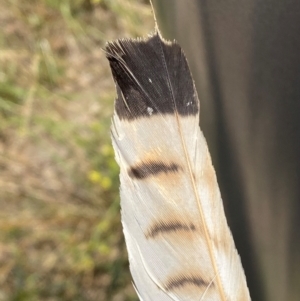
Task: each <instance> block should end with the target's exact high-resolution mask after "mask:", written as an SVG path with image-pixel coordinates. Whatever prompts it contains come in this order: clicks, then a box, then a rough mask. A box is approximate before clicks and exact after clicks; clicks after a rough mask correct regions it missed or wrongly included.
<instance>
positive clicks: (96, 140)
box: [0, 0, 153, 301]
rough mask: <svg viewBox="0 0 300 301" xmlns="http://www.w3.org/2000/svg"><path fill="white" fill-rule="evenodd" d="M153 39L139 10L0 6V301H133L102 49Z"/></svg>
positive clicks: (43, 3)
mask: <svg viewBox="0 0 300 301" xmlns="http://www.w3.org/2000/svg"><path fill="white" fill-rule="evenodd" d="M152 27H153V21H152V16H151V11H150V7H149V5H148V4H146V3H145V2H143V1H138V0H135V1H133V0H74V1H71V0H32V1H23V0H5V1H4V0H2V1H1V0H0V28H1V31H0V207H1V211H0V232H1V235H0V301H21V300H22V301H25V300H28V301H29V300H30V301H35V300H45V301H50V300H51V301H52V300H53V301H54V300H116V301H122V300H135V297H134V296H135V294H134V292H133V289H132V287H131V283H130V277H129V274H128V267H127V265H128V263H127V259H126V258H127V255H126V252H125V248H124V241H123V237H122V233H121V226H120V221H119V219H120V217H119V199H118V168H117V166H116V164H115V162H114V155H113V152H112V149H111V144H110V138H109V126H110V117H111V114H112V109H113V99H114V95H115V92H114V86H113V82H112V79H111V76H110V71H109V67H108V63H107V61H106V59H105V55H104V52H103V51H102V50H101V48H103V47H104V45H105V42H106V40H112V39H115V38H117V37H124V36H136V35H144V34H146V33H148V32H149V31H150V30H151V29H152Z"/></svg>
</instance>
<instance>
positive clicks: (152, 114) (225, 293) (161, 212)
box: [106, 30, 250, 301]
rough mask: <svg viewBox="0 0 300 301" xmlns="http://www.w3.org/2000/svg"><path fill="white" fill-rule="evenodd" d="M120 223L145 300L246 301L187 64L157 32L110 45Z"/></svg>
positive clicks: (134, 274)
mask: <svg viewBox="0 0 300 301" xmlns="http://www.w3.org/2000/svg"><path fill="white" fill-rule="evenodd" d="M106 55H107V58H108V60H109V63H110V67H111V71H112V75H113V78H114V81H115V84H116V90H117V99H116V101H115V112H114V116H113V124H112V141H113V147H114V150H115V154H116V160H117V162H118V164H119V165H120V182H121V187H120V194H121V208H122V210H121V213H122V224H123V231H124V235H125V240H126V245H127V250H128V255H129V262H130V270H131V274H132V277H133V280H134V286H135V288H136V291H137V293H138V296H139V298H140V299H141V300H143V301H153V300H160V301H171V300H172V301H205V300H213V301H217V300H218V301H225V300H228V301H229V300H230V301H246V300H250V296H249V292H248V288H247V284H246V279H245V275H244V271H243V268H242V265H241V261H240V258H239V255H238V253H237V250H236V248H235V245H234V241H233V238H232V235H231V232H230V230H229V228H228V225H227V221H226V218H225V214H224V209H223V204H222V199H221V195H220V191H219V188H218V183H217V180H216V175H215V171H214V168H213V166H212V162H211V158H210V154H209V151H208V148H207V143H206V141H205V138H204V136H203V134H202V132H201V130H200V128H199V109H200V105H199V100H198V96H197V92H196V89H195V86H194V82H193V79H192V76H191V73H190V71H189V67H188V63H187V60H186V58H185V55H184V53H183V51H182V49H181V48H180V46H179V45H178V44H177V43H176V42H167V41H165V40H164V39H163V38H162V37H161V35H160V33H159V32H158V30H156V31H155V33H154V34H153V35H152V36H149V37H148V38H147V39H136V40H134V39H122V40H117V41H115V42H110V43H108V44H107V46H106Z"/></svg>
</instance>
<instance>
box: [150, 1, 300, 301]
mask: <svg viewBox="0 0 300 301" xmlns="http://www.w3.org/2000/svg"><path fill="white" fill-rule="evenodd" d="M153 2H154V7H155V10H156V16H157V19H158V23H159V25H160V28H161V30H162V32H163V34H164V36H165V37H168V38H171V39H173V38H176V40H178V41H179V43H180V44H181V46H182V47H183V48H184V50H185V52H186V55H187V57H188V60H189V63H190V67H191V69H192V73H193V75H194V79H195V81H196V86H197V90H198V94H199V98H200V102H201V127H202V129H203V130H204V134H205V136H206V138H207V140H208V144H209V147H210V150H211V152H212V156H213V162H214V165H215V167H216V172H217V176H218V181H219V184H220V189H221V192H222V196H223V200H224V204H225V210H226V213H227V217H228V222H229V224H230V227H231V229H232V232H233V235H234V238H235V241H236V245H237V248H238V250H239V253H240V255H241V257H242V262H243V266H244V268H245V271H246V276H247V279H248V285H249V288H250V294H251V296H252V300H255V301H259V300H261V301H264V300H268V301H269V300H270V301H271V300H272V301H277V300H278V301H282V300H288V301H296V300H297V301H298V300H300V1H297V0H288V1H275V0H265V1H259V0H243V1H237V0H224V1H220V0H172V1H171V0H153Z"/></svg>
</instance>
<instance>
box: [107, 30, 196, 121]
mask: <svg viewBox="0 0 300 301" xmlns="http://www.w3.org/2000/svg"><path fill="white" fill-rule="evenodd" d="M106 52H107V55H106V57H107V59H108V60H109V64H110V67H111V71H112V75H113V78H114V81H115V82H116V86H117V93H118V97H117V99H116V103H115V109H116V113H117V114H118V116H119V118H120V119H127V120H131V119H136V118H140V117H151V116H152V115H153V114H174V112H175V111H177V112H178V114H180V115H184V116H186V115H196V114H198V112H199V101H198V97H197V93H196V90H195V87H194V82H193V79H192V76H191V73H190V70H189V67H188V64H187V60H186V58H185V55H184V53H183V51H182V49H181V48H180V46H179V45H178V44H177V43H168V42H165V41H163V40H162V39H161V37H160V35H159V34H158V33H155V34H154V35H153V36H151V37H150V38H148V39H146V40H117V41H116V42H111V43H108V44H107V46H106Z"/></svg>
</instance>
